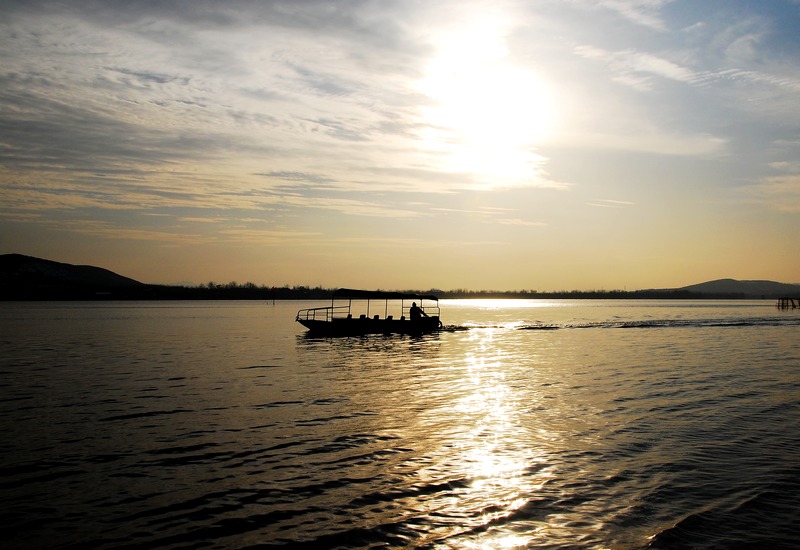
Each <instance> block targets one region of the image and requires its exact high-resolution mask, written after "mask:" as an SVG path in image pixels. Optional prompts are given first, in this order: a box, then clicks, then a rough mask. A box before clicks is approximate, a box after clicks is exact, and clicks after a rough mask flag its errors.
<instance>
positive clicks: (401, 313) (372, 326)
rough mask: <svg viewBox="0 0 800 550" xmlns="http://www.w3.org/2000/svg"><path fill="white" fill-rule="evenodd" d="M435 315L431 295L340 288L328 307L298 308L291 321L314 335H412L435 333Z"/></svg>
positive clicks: (436, 304) (435, 303)
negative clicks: (293, 319)
mask: <svg viewBox="0 0 800 550" xmlns="http://www.w3.org/2000/svg"><path fill="white" fill-rule="evenodd" d="M439 316H440V310H439V299H438V298H437V297H436V296H434V295H432V294H415V293H410V292H386V291H381V290H354V289H350V288H340V289H338V290H336V291H334V293H333V295H332V296H331V305H329V306H325V307H315V308H307V309H301V310H300V311H298V312H297V317H295V321H297V322H298V323H300V324H301V325H303V326H304V327H306V328H307V329H308V334H310V335H314V336H361V335H365V334H415V335H416V334H427V333H430V332H435V331H437V330H439V329H440V328H441V326H442V322H441V321H440V319H439Z"/></svg>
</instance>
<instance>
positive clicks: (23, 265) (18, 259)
mask: <svg viewBox="0 0 800 550" xmlns="http://www.w3.org/2000/svg"><path fill="white" fill-rule="evenodd" d="M333 290H334V289H325V288H321V287H317V288H308V287H302V286H300V287H291V288H290V287H287V286H284V287H281V288H275V287H268V286H263V285H262V286H261V287H256V286H255V285H253V284H252V283H246V284H245V285H236V284H235V283H230V284H227V285H215V286H212V285H211V284H210V283H209V284H208V285H205V286H204V285H200V286H199V287H185V286H165V285H151V284H144V283H140V282H139V281H136V280H134V279H131V278H129V277H123V276H122V275H118V274H116V273H114V272H113V271H109V270H108V269H103V268H101V267H94V266H89V265H71V264H64V263H60V262H54V261H51V260H43V259H40V258H34V257H31V256H23V255H22V254H2V255H0V300H108V299H111V300H131V299H136V300H209V299H210V300H275V299H278V300H298V299H301V300H309V299H314V300H318V299H325V300H327V299H329V298H330V295H331V292H333ZM435 294H436V295H437V296H439V298H574V299H600V298H602V299H621V298H625V299H697V298H754V299H776V298H782V297H787V298H795V299H800V284H786V283H776V282H773V281H737V280H735V279H719V280H716V281H708V282H705V283H700V284H696V285H690V286H685V287H682V288H671V289H650V290H635V291H630V292H627V291H623V290H613V291H577V290H573V291H559V292H536V291H520V292H517V291H485V290H479V291H469V290H450V291H437V292H436V293H435Z"/></svg>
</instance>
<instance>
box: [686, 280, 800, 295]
mask: <svg viewBox="0 0 800 550" xmlns="http://www.w3.org/2000/svg"><path fill="white" fill-rule="evenodd" d="M678 290H685V291H688V292H692V293H695V294H715V295H731V296H741V297H744V298H780V297H792V298H797V297H800V285H796V284H787V283H776V282H774V281H737V280H736V279H717V280H716V281H708V282H705V283H699V284H696V285H689V286H685V287H683V288H680V289H678Z"/></svg>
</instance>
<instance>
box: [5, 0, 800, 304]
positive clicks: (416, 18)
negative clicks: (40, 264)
mask: <svg viewBox="0 0 800 550" xmlns="http://www.w3.org/2000/svg"><path fill="white" fill-rule="evenodd" d="M798 28H800V2H799V1H797V0H770V1H769V2H752V1H733V0H725V1H721V0H720V1H717V0H704V1H702V2H698V1H696V0H558V1H556V0H519V1H513V0H491V1H471V0H455V1H448V0H443V1H437V2H429V1H427V0H419V1H416V0H410V1H393V0H341V1H322V0H303V1H300V0H297V1H237V0H229V1H226V2H217V1H210V0H194V1H158V2H156V1H129V0H125V1H122V0H97V1H81V0H74V1H69V2H67V1H64V2H40V1H36V0H22V1H19V2H13V1H6V0H0V51H1V52H2V54H0V253H2V254H5V253H20V254H26V255H30V256H36V257H40V258H46V259H50V260H56V261H60V262H66V263H73V264H82V265H83V264H89V265H97V266H100V267H105V268H107V269H111V270H112V271H115V272H117V273H120V274H122V275H125V276H128V277H132V278H134V279H137V280H139V281H142V282H146V283H163V284H200V283H207V282H211V281H213V282H216V283H228V282H234V281H235V282H238V283H245V282H253V283H255V284H258V285H262V284H263V285H270V286H272V285H275V286H282V285H290V286H295V285H308V286H323V287H326V288H332V287H339V286H344V287H351V288H366V289H378V288H380V289H420V290H426V289H434V288H435V289H445V290H453V289H473V290H488V289H493V290H523V289H526V290H539V291H558V290H573V289H575V290H601V289H604V290H613V289H624V290H636V289H647V288H675V287H681V286H685V285H689V284H694V283H699V282H704V281H708V280H714V279H719V278H728V277H730V278H735V279H768V280H774V281H780V282H789V283H800V238H798V237H799V236H800V33H798V32H797V29H798Z"/></svg>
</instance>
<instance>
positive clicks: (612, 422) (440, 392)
mask: <svg viewBox="0 0 800 550" xmlns="http://www.w3.org/2000/svg"><path fill="white" fill-rule="evenodd" d="M313 305H318V304H310V303H306V302H285V303H280V302H279V303H278V304H277V305H272V304H265V303H254V302H189V303H181V302H160V303H19V304H18V303H3V304H0V372H1V373H2V376H1V377H0V384H2V394H1V395H2V401H1V402H0V406H1V407H2V409H0V412H1V414H0V428H2V433H3V434H4V436H5V437H3V438H2V440H0V461H1V462H0V489H1V490H0V529H2V532H0V540H2V541H3V548H81V549H83V548H175V549H178V548H272V547H279V546H289V547H297V548H312V547H313V548H337V547H339V548H404V547H406V548H433V549H444V548H491V549H493V548H525V547H545V548H621V549H626V548H647V547H651V548H748V547H752V548H756V547H759V548H760V547H764V548H792V547H796V546H798V544H800V539H798V532H799V531H800V519H799V518H800V311H797V310H795V311H785V312H781V311H778V310H776V309H775V308H774V307H773V304H772V302H699V303H698V302H635V301H614V302H598V301H498V302H491V301H486V302H482V301H443V302H442V319H443V321H444V323H445V324H446V325H455V326H458V327H460V328H461V329H463V330H452V331H445V332H442V333H440V334H437V335H429V336H425V337H422V338H413V337H408V336H371V337H366V338H346V339H310V338H307V337H305V336H304V335H303V329H302V327H301V326H300V325H298V324H297V323H294V322H293V318H294V313H295V312H296V311H297V310H298V309H299V308H301V307H310V306H313ZM323 305H324V304H323Z"/></svg>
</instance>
